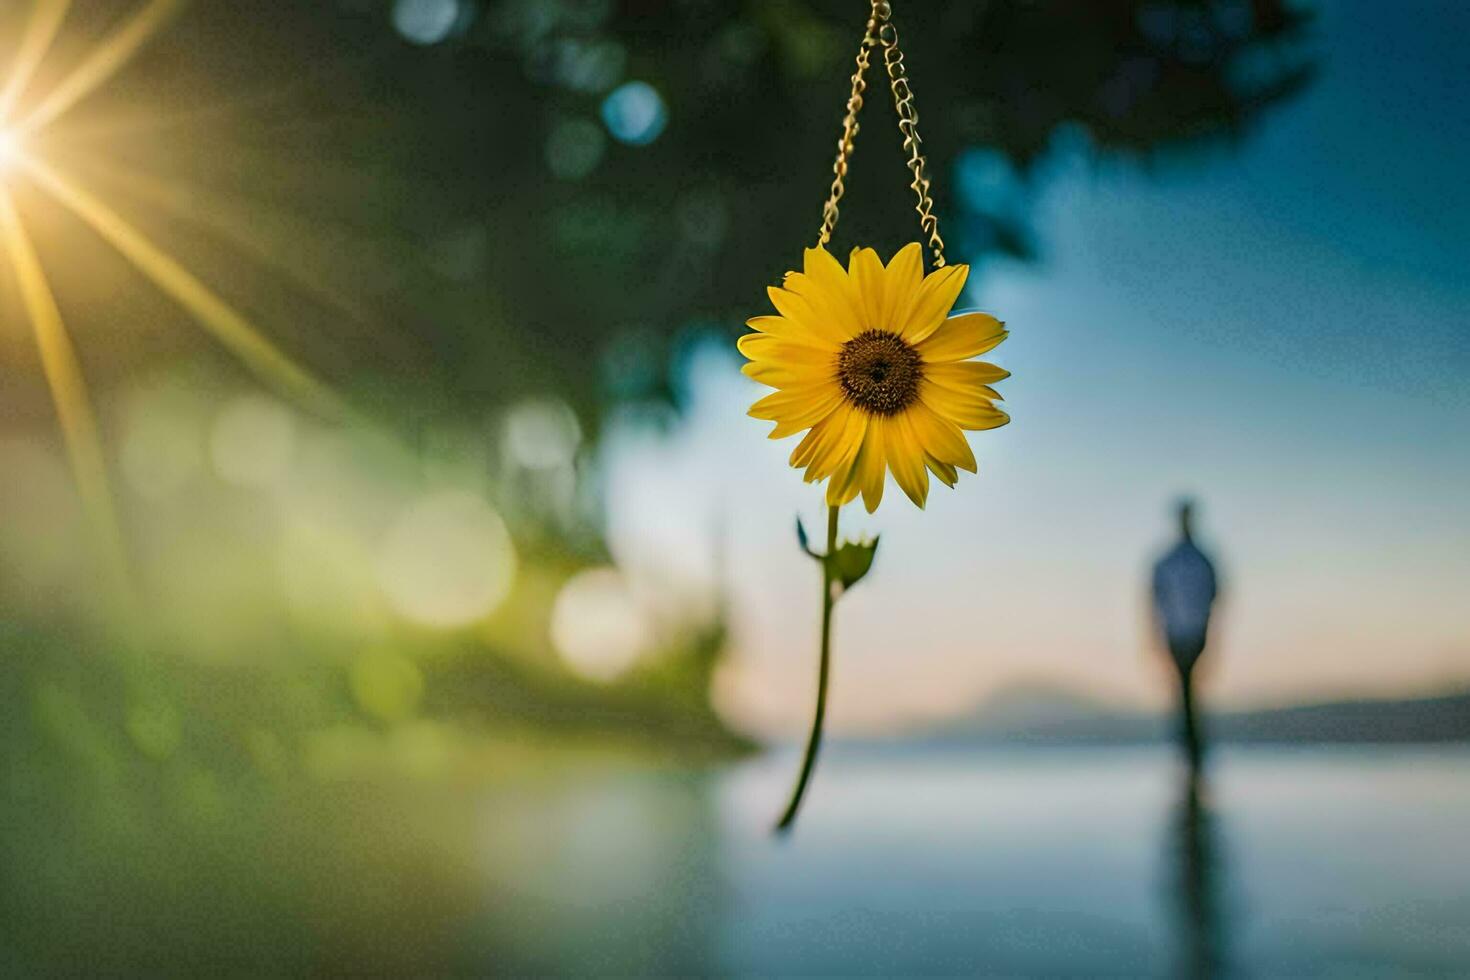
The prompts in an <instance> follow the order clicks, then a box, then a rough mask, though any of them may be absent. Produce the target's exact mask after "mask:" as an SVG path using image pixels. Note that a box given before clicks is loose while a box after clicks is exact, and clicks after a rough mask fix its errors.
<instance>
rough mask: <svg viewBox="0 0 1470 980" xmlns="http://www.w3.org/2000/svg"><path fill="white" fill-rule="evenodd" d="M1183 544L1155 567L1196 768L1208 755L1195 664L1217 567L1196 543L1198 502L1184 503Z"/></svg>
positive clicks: (1185, 741) (1158, 602) (1162, 628)
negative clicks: (1199, 712)
mask: <svg viewBox="0 0 1470 980" xmlns="http://www.w3.org/2000/svg"><path fill="white" fill-rule="evenodd" d="M1178 514H1179V543H1178V544H1176V545H1174V547H1173V548H1171V549H1170V550H1169V552H1168V553H1167V554H1165V555H1164V557H1162V558H1160V559H1159V561H1158V564H1156V565H1154V577H1153V611H1154V621H1155V624H1156V627H1157V629H1158V630H1159V632H1160V633H1161V634H1162V637H1163V640H1164V644H1165V645H1166V646H1167V647H1168V650H1169V657H1170V659H1171V660H1172V661H1173V662H1174V667H1175V668H1176V669H1177V670H1178V672H1179V737H1180V741H1181V743H1182V745H1183V747H1184V752H1185V755H1186V756H1187V757H1188V759H1189V765H1190V768H1191V769H1198V768H1199V765H1200V763H1201V761H1202V759H1203V756H1204V745H1203V742H1202V739H1201V736H1200V727H1199V720H1198V717H1197V711H1196V706H1195V696H1194V668H1195V665H1196V664H1197V663H1198V662H1199V658H1200V655H1201V654H1203V653H1204V650H1205V643H1206V642H1207V640H1208V637H1209V629H1210V610H1211V607H1212V606H1214V604H1215V595H1216V591H1217V589H1216V582H1215V567H1214V566H1213V565H1211V564H1210V560H1209V559H1208V558H1206V557H1205V554H1204V552H1202V551H1200V549H1199V546H1198V545H1196V544H1195V543H1194V501H1192V500H1189V499H1185V500H1181V501H1180V502H1179V506H1178Z"/></svg>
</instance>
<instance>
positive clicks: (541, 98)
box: [55, 0, 1313, 432]
mask: <svg viewBox="0 0 1470 980" xmlns="http://www.w3.org/2000/svg"><path fill="white" fill-rule="evenodd" d="M446 4H447V6H446ZM85 6H86V7H87V8H88V9H87V14H86V21H87V24H88V25H90V26H91V27H92V28H93V29H95V30H97V31H100V30H102V29H103V28H105V27H106V26H107V25H109V24H111V23H114V22H115V21H116V20H117V19H118V17H119V16H120V14H121V12H122V11H125V10H126V9H128V8H129V7H130V6H131V4H130V3H127V2H124V0H96V2H94V3H92V4H87V5H85ZM894 6H895V12H894V16H895V21H896V23H897V25H898V27H899V30H900V37H901V40H902V43H903V45H904V47H905V50H906V52H907V54H908V65H909V70H910V74H911V78H912V81H913V86H914V90H915V92H916V95H917V98H918V106H919V110H920V117H921V126H920V128H921V132H922V134H923V137H924V139H925V148H926V151H927V153H928V155H929V157H930V167H931V175H932V176H933V178H934V184H935V191H936V194H937V200H938V207H939V211H940V214H941V216H942V218H943V223H942V226H941V227H942V229H943V230H944V232H945V234H946V238H947V240H948V241H949V244H950V249H951V254H952V256H953V257H954V258H955V259H957V260H960V261H969V262H972V263H974V262H983V261H984V260H985V259H986V258H987V257H988V256H991V255H996V254H1008V255H1016V256H1023V257H1024V256H1029V255H1031V254H1032V253H1033V252H1034V250H1035V247H1034V245H1033V243H1032V240H1031V235H1030V232H1029V230H1028V227H1027V222H1026V201H1027V197H1028V195H1029V194H1030V193H1031V191H1032V189H1033V187H1034V185H1035V183H1036V181H1037V180H1038V179H1040V177H1041V176H1042V175H1043V174H1044V170H1045V168H1044V164H1045V163H1046V162H1047V161H1048V160H1049V159H1051V158H1053V157H1056V156H1057V155H1059V154H1064V153H1075V152H1082V153H1086V154H1089V155H1091V156H1092V157H1094V158H1104V157H1107V156H1110V155H1115V156H1124V157H1131V158H1144V159H1148V160H1154V159H1157V158H1159V157H1161V156H1165V155H1167V154H1169V153H1171V152H1173V151H1177V150H1180V149H1184V148H1188V147H1195V146H1198V145H1199V144H1200V143H1201V141H1211V140H1230V139H1234V138H1238V137H1240V136H1241V135H1242V134H1244V133H1245V132H1246V131H1247V130H1248V129H1249V128H1250V127H1251V126H1252V125H1253V124H1255V123H1256V122H1258V121H1259V119H1260V118H1261V116H1262V114H1263V113H1264V111H1265V110H1267V109H1269V108H1270V107H1272V106H1274V105H1277V104H1279V103H1281V102H1282V101H1283V100H1286V99H1287V98H1289V97H1290V96H1291V95H1292V94H1293V93H1295V92H1297V91H1298V90H1299V89H1301V88H1302V87H1303V85H1305V84H1306V83H1307V82H1308V81H1309V80H1310V78H1311V77H1312V72H1313V64H1312V61H1311V57H1310V52H1309V51H1308V49H1307V42H1308V40H1309V38H1308V34H1309V27H1310V24H1311V18H1310V16H1309V14H1308V13H1306V12H1304V11H1303V10H1302V9H1301V8H1300V7H1299V5H1297V4H1296V3H1294V2H1291V0H925V2H922V3H920V2H902V0H900V2H898V3H896V4H895V5H894ZM445 10H449V11H457V14H456V16H455V19H454V20H453V23H452V25H448V24H446V25H442V26H441V27H439V28H437V29H435V31H434V33H430V34H428V35H427V37H428V38H430V39H434V40H435V43H420V44H415V43H410V42H409V41H408V40H407V39H406V37H404V36H399V34H398V33H395V24H397V25H398V27H399V30H400V31H404V30H405V25H406V29H407V31H408V32H409V33H412V32H414V31H417V32H419V34H418V35H417V36H419V38H420V40H424V39H425V35H424V33H423V32H424V31H426V30H429V29H431V28H435V25H434V23H433V17H432V16H431V15H432V14H433V13H434V12H436V11H438V12H440V13H443V12H444V11H445ZM866 12H867V4H865V3H862V2H859V0H744V2H739V3H730V2H724V0H495V2H487V3H483V4H479V3H475V2H473V0H458V2H457V3H456V2H449V0H444V2H440V0H433V2H420V0H403V2H388V0H336V2H323V3H310V4H268V5H257V4H238V3H233V2H230V0H199V2H196V3H194V4H193V5H192V6H191V7H190V9H189V10H188V12H187V13H186V15H185V16H183V17H182V18H181V19H180V20H179V21H178V23H177V24H175V25H174V26H173V27H172V28H170V30H169V31H168V32H167V33H166V34H165V35H163V36H161V37H160V38H158V39H157V40H156V41H154V42H153V43H152V47H151V48H150V50H149V52H148V53H147V54H146V55H145V56H144V57H142V58H140V59H139V60H138V62H137V63H136V64H135V65H134V66H132V67H130V68H129V69H128V71H127V73H126V74H125V75H124V76H123V77H122V78H121V79H119V80H118V82H117V83H116V84H114V85H112V86H110V87H109V88H108V89H106V90H104V91H103V92H100V93H98V94H97V95H96V96H94V97H93V98H92V99H91V100H89V101H88V103H86V104H85V105H84V106H83V107H81V108H79V109H78V110H77V111H76V112H75V113H74V115H73V116H72V117H69V118H68V120H67V121H66V124H65V125H64V126H62V127H60V132H59V134H58V136H57V138H56V140H55V142H56V149H55V152H56V153H57V154H59V155H64V156H66V157H67V159H68V161H69V162H71V163H72V164H73V165H75V166H77V167H79V168H81V169H82V170H83V171H87V172H90V173H91V174H92V175H93V177H94V179H95V180H97V181H101V182H104V186H106V187H107V188H108V189H109V191H110V193H112V194H113V195H115V196H116V197H117V199H118V200H120V201H126V202H127V204H126V207H127V209H128V213H131V214H135V215H138V216H139V217H140V219H141V220H145V221H146V222H147V224H148V227H149V228H150V229H151V230H153V231H154V232H155V233H156V234H159V235H161V236H163V237H164V238H165V240H166V241H167V242H168V243H169V244H171V245H173V246H174V247H175V248H176V249H177V250H179V251H180V252H181V253H182V254H185V255H188V256H189V259H190V262H191V264H192V265H193V266H194V267H195V268H196V269H198V270H199V271H202V272H203V273H204V274H205V275H206V277H207V278H210V279H211V281H216V282H218V281H220V280H224V281H225V282H226V283H227V284H228V285H227V286H222V287H221V288H225V289H226V290H227V291H228V290H233V291H234V293H235V295H236V296H238V298H239V300H240V301H241V302H242V303H243V304H244V305H246V306H247V308H249V309H250V310H251V311H252V312H254V313H256V314H257V315H258V316H259V318H260V320H261V322H262V323H263V324H265V325H266V326H267V327H268V328H270V329H271V330H273V331H274V332H275V333H276V334H277V335H278V336H279V337H280V338H281V341H282V343H283V344H284V345H285V346H287V347H288V348H289V349H291V350H293V351H295V352H297V353H298V354H299V356H301V357H302V358H303V359H305V360H306V361H308V362H309V363H311V364H313V365H315V366H317V367H318V369H319V370H320V371H322V373H324V374H326V375H327V376H328V377H329V378H331V379H332V380H333V381H335V382H336V383H338V384H340V385H342V386H343V387H345V388H349V389H355V390H356V391H357V392H358V394H359V397H360V398H361V399H362V400H364V401H369V402H376V401H382V402H383V403H384V405H383V407H385V408H390V409H391V412H392V414H393V417H395V418H397V419H404V418H407V419H410V420H412V419H413V418H415V417H417V416H415V415H413V414H409V415H406V416H405V415H404V414H403V413H404V412H405V411H406V406H411V407H412V409H413V410H414V411H417V412H419V413H423V414H426V415H428V416H434V415H436V414H439V413H449V414H453V415H463V413H464V412H465V411H467V410H470V411H478V410H481V409H483V408H486V407H492V406H498V405H501V404H504V403H506V402H508V401H511V400H513V399H516V398H519V397H521V396H523V395H527V394H541V393H545V392H548V391H554V392H557V393H559V394H560V395H561V396H562V397H564V398H566V399H567V400H568V401H569V402H570V403H572V404H573V405H574V406H575V407H576V409H577V410H578V412H579V414H580V415H581V416H582V417H583V419H584V421H585V422H587V423H588V424H589V429H590V430H591V431H593V432H595V431H596V428H597V419H598V416H599V415H600V413H601V411H602V410H603V409H604V408H605V407H606V406H607V404H608V402H609V398H610V397H612V398H635V399H637V398H645V397H653V398H667V397H671V396H672V395H673V394H674V393H675V391H676V389H675V387H673V386H671V383H670V382H671V372H670V368H669V365H670V363H671V360H670V356H669V355H670V352H671V350H672V351H674V352H676V353H677V351H678V350H679V349H680V347H681V345H680V340H681V339H682V338H687V337H688V336H690V335H691V333H697V332H699V331H701V330H709V329H714V330H718V331H723V332H727V333H728V332H731V331H734V330H736V329H738V327H739V324H740V323H741V322H742V321H743V320H744V318H745V317H746V316H749V315H753V314H754V313H757V312H759V311H760V309H761V308H762V306H763V298H762V295H761V287H762V285H763V284H765V283H767V282H771V281H775V280H776V279H777V278H778V277H779V276H780V274H781V273H782V272H783V271H784V270H785V269H787V268H788V267H790V265H791V264H792V263H793V262H795V261H796V259H797V258H798V257H799V255H800V251H799V250H800V248H802V247H803V246H806V245H808V244H810V243H811V242H812V241H813V240H814V238H815V231H816V227H817V224H818V220H819V217H820V207H821V203H822V200H823V198H824V197H825V194H826V189H827V184H828V182H829V180H830V166H831V156H832V150H833V147H834V144H835V140H836V137H837V133H838V126H839V120H840V118H841V114H842V111H843V105H844V102H845V100H846V98H847V90H848V78H849V75H850V74H851V71H852V61H853V56H854V54H855V52H856V49H857V44H858V40H859V38H860V37H861V34H862V29H863V23H864V20H865V17H866ZM415 17H417V18H418V19H417V20H416V19H415ZM426 18H427V19H426ZM630 81H632V82H641V83H645V84H646V85H647V86H651V92H652V93H655V95H654V96H653V99H654V100H655V101H650V99H649V92H650V90H649V89H643V88H641V87H640V88H638V89H636V90H634V91H632V92H631V93H629V92H622V93H621V96H627V97H628V98H629V99H630V100H631V103H630V104H627V105H625V106H624V108H625V109H627V110H629V111H630V112H631V114H632V117H633V124H634V129H635V132H633V134H632V135H633V138H634V139H633V144H632V145H628V144H625V143H623V142H620V141H619V140H618V139H615V138H613V137H612V136H610V135H609V126H607V125H604V117H605V116H606V115H607V114H608V113H609V112H616V111H617V106H616V105H613V106H610V105H609V95H610V93H614V92H618V91H619V86H622V85H624V84H625V83H627V82H630ZM870 82H871V83H873V84H872V85H871V87H870V97H869V100H868V106H867V109H866V110H865V113H864V116H863V119H862V127H863V132H862V136H861V138H860V140H859V144H858V152H857V158H856V161H855V163H854V172H853V177H852V178H851V180H850V182H849V189H848V196H847V199H846V201H845V203H844V208H843V223H842V225H841V226H840V228H839V233H838V236H837V241H836V247H837V248H838V249H839V250H845V249H846V248H847V247H850V246H851V245H852V244H854V243H858V242H861V243H864V244H873V245H875V246H878V247H880V249H881V250H891V249H893V248H895V247H897V246H898V245H900V244H902V243H903V242H904V241H907V240H910V239H911V238H913V237H915V236H914V232H915V230H916V228H917V224H916V221H915V216H914V214H913V212H912V203H911V200H910V191H909V190H908V188H907V174H906V171H905V170H904V168H903V163H902V156H901V154H900V149H899V136H898V133H897V130H896V128H895V125H894V116H893V111H892V106H891V100H890V98H889V95H888V92H887V89H886V85H885V84H884V83H883V80H882V77H881V68H880V66H875V67H874V68H873V69H872V70H871V71H870ZM617 97H620V96H615V98H617ZM660 103H661V106H660ZM660 109H661V111H662V113H663V116H664V117H666V125H664V122H665V119H664V118H660V119H659V120H657V121H654V122H651V123H650V124H649V125H647V126H643V127H642V128H641V129H640V128H639V125H638V124H640V123H643V122H649V120H648V119H647V118H644V117H643V116H640V113H643V114H645V115H646V114H650V113H657V112H658V111H660ZM609 121H612V122H613V123H614V125H613V126H612V128H613V129H614V130H616V129H617V128H618V124H617V122H616V120H609ZM660 127H661V128H660ZM624 128H625V129H626V128H627V125H626V124H624ZM625 135H626V134H625ZM640 143H641V144H642V145H637V144H640ZM103 148H105V151H106V152H105V153H99V152H98V151H99V150H100V149H103ZM242 251H243V252H244V253H245V254H244V255H243V256H242V255H241V252H242ZM242 258H244V259H245V260H247V261H245V262H243V263H242V262H241V259H242ZM258 266H263V267H264V268H263V269H261V270H260V271H257V272H252V271H251V269H252V267H258ZM78 289H79V291H84V290H82V289H81V287H80V285H79V287H78ZM324 300H325V301H324ZM98 302H99V304H100V303H102V302H103V300H102V298H101V297H98ZM106 302H107V303H108V304H109V305H108V309H110V310H112V311H113V313H114V314H115V313H116V306H115V304H116V302H117V298H116V296H115V295H110V296H108V297H107V299H106ZM155 302H156V301H155ZM150 311H151V312H155V313H156V306H155V307H152V308H150ZM160 343H161V344H163V345H164V346H169V345H172V344H176V343H177V341H163V340H161V339H160ZM114 353H115V354H117V355H118V357H117V358H116V359H114V360H112V361H108V362H107V364H106V365H105V366H102V367H98V368H97V369H96V370H97V371H98V372H105V371H107V370H126V369H127V366H128V364H129V362H130V361H132V360H134V359H135V358H137V357H138V356H141V355H140V354H139V351H138V348H137V347H136V346H135V347H133V348H131V349H119V350H116V351H114Z"/></svg>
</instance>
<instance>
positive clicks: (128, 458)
mask: <svg viewBox="0 0 1470 980" xmlns="http://www.w3.org/2000/svg"><path fill="white" fill-rule="evenodd" d="M198 409H199V405H198V400H197V399H196V398H195V397H193V395H192V394H191V393H190V392H188V391H186V390H184V389H183V388H181V387H178V386H169V385H164V386H157V387H147V388H143V389H140V390H138V391H136V392H134V393H132V394H131V395H130V396H129V398H128V401H127V404H126V409H125V413H124V424H123V436H122V448H121V457H122V458H121V460H120V462H121V468H122V476H123V479H124V480H125V481H126V483H127V485H128V486H129V487H131V488H132V490H133V491H134V492H135V493H137V494H138V495H139V496H140V497H143V498H144V499H146V500H164V499H166V498H168V497H169V496H171V495H173V494H175V493H177V492H178V491H179V490H181V489H183V488H184V487H186V486H188V485H189V483H190V482H191V481H193V480H194V479H195V478H196V477H197V476H198V475H199V473H200V471H202V470H203V468H204V444H205V433H204V426H203V423H202V422H201V421H200V416H199V411H198Z"/></svg>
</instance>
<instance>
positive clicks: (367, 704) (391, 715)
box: [348, 650, 424, 722]
mask: <svg viewBox="0 0 1470 980" xmlns="http://www.w3.org/2000/svg"><path fill="white" fill-rule="evenodd" d="M348 680H349V682H350V684H351V686H352V697H353V700H355V701H356V702H357V706H358V707H359V708H361V709H362V710H363V712H364V713H365V714H367V715H369V716H371V717H372V718H375V719H377V720H378V721H384V722H397V721H404V720H405V719H408V718H411V717H412V716H413V715H414V713H415V712H416V711H417V710H418V706H419V701H420V700H421V699H422V698H423V694H424V675H423V673H422V671H420V670H419V668H418V665H417V664H415V663H414V662H413V661H412V660H410V659H408V658H407V657H405V656H404V655H403V654H401V653H398V652H396V651H394V650H369V651H367V652H366V653H364V654H362V655H361V656H359V657H358V658H357V659H356V660H354V661H353V662H352V666H351V668H350V669H349V671H348Z"/></svg>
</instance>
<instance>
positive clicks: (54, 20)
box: [0, 0, 71, 122]
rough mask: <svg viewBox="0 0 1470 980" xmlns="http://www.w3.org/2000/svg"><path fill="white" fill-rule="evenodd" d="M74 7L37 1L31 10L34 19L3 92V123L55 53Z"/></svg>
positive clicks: (58, 0) (67, 0) (67, 1)
mask: <svg viewBox="0 0 1470 980" xmlns="http://www.w3.org/2000/svg"><path fill="white" fill-rule="evenodd" d="M70 6H71V0H37V3H36V5H35V6H34V7H32V8H31V18H30V20H29V21H28V22H27V24H26V29H25V33H24V34H23V35H21V40H20V48H19V49H18V50H17V51H16V53H15V61H14V62H12V63H11V66H10V75H9V77H7V78H6V79H5V86H4V88H0V122H4V121H5V120H6V119H9V118H10V113H11V112H12V111H13V110H14V109H15V104H16V102H18V101H19V100H20V97H21V96H22V95H24V94H25V90H26V86H27V85H29V84H30V83H31V78H32V76H34V75H35V73H36V69H37V68H39V67H41V62H42V61H44V60H45V59H46V53H47V52H48V51H50V50H51V42H52V41H54V40H56V32H57V31H59V30H61V22H62V21H63V20H65V19H66V11H67V8H68V7H70Z"/></svg>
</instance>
